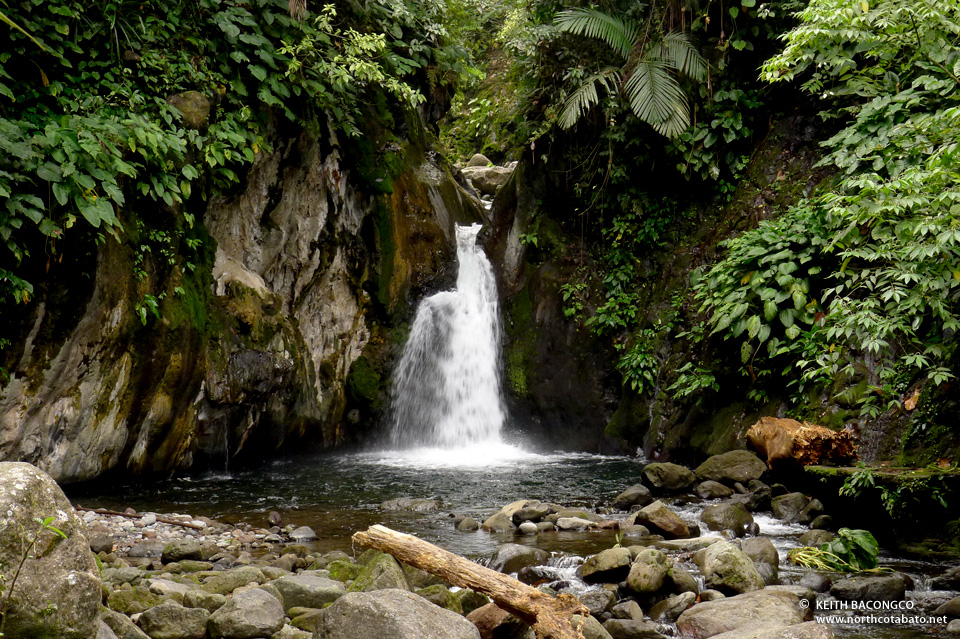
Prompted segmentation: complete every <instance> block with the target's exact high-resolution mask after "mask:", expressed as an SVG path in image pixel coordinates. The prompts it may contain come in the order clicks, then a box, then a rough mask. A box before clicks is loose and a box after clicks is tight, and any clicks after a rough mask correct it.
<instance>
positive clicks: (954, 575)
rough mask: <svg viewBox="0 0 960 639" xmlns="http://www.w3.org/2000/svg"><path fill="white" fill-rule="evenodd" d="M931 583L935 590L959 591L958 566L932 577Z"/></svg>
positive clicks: (959, 575)
mask: <svg viewBox="0 0 960 639" xmlns="http://www.w3.org/2000/svg"><path fill="white" fill-rule="evenodd" d="M931 583H932V585H933V587H934V588H935V589H936V590H960V566H954V567H952V568H950V569H949V570H947V571H946V572H945V573H943V574H942V575H939V576H937V577H934V578H933V580H932V582H931Z"/></svg>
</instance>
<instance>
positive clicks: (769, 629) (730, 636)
mask: <svg viewBox="0 0 960 639" xmlns="http://www.w3.org/2000/svg"><path fill="white" fill-rule="evenodd" d="M713 639H833V628H831V627H830V626H828V625H827V624H822V623H817V622H815V621H808V622H806V623H800V624H796V625H793V626H786V627H784V626H779V625H777V624H761V625H759V626H751V627H749V628H741V629H739V630H731V631H730V632H724V633H721V634H719V635H714V636H713Z"/></svg>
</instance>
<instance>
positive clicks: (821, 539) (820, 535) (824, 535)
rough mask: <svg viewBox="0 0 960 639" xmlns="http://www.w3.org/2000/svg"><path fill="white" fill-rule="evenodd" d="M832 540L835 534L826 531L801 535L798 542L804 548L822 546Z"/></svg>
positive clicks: (812, 531) (811, 531) (810, 531)
mask: <svg viewBox="0 0 960 639" xmlns="http://www.w3.org/2000/svg"><path fill="white" fill-rule="evenodd" d="M831 539H833V533H829V532H827V531H826V530H808V531H807V532H805V533H803V534H802V535H800V537H799V538H798V539H797V541H799V542H800V545H802V546H822V545H823V544H825V543H827V542H829V541H830V540H831Z"/></svg>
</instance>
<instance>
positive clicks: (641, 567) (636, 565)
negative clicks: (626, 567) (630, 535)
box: [627, 548, 672, 595]
mask: <svg viewBox="0 0 960 639" xmlns="http://www.w3.org/2000/svg"><path fill="white" fill-rule="evenodd" d="M671 564H672V562H671V561H670V559H669V558H668V557H667V556H666V555H665V554H663V553H662V552H660V551H659V550H656V549H655V548H644V549H643V550H641V551H640V552H639V553H638V554H637V558H636V559H635V560H634V561H633V565H632V566H630V573H629V574H628V575H627V588H628V589H630V590H632V591H633V592H636V593H640V594H644V595H649V594H653V593H655V592H657V591H658V590H660V588H661V587H663V582H664V579H666V577H667V572H668V571H669V570H670V566H671Z"/></svg>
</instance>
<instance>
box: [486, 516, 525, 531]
mask: <svg viewBox="0 0 960 639" xmlns="http://www.w3.org/2000/svg"><path fill="white" fill-rule="evenodd" d="M480 528H481V529H483V530H485V531H487V532H513V531H514V530H516V529H517V527H516V526H514V525H513V515H512V514H511V515H508V514H506V513H505V512H503V511H501V512H498V513H494V514H493V515H491V516H490V517H488V518H487V520H486V521H484V522H483V525H482V526H480Z"/></svg>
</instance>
